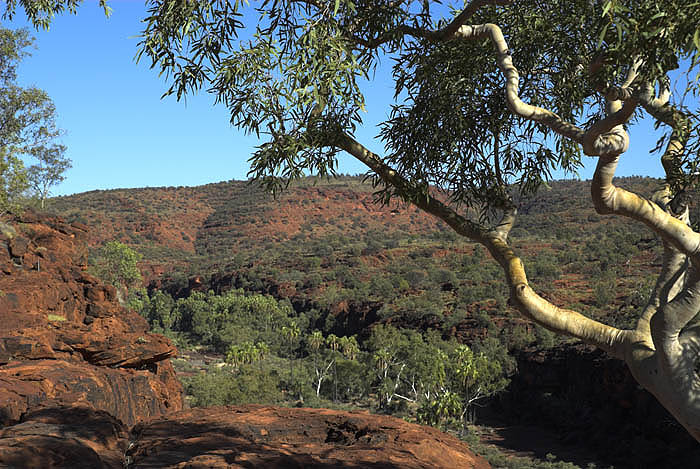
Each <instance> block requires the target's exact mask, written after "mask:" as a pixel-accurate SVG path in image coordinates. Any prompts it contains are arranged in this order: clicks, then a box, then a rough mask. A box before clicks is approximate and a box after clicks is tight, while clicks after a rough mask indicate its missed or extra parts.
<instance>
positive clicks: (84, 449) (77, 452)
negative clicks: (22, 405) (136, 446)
mask: <svg viewBox="0 0 700 469" xmlns="http://www.w3.org/2000/svg"><path fill="white" fill-rule="evenodd" d="M128 438H129V430H128V428H127V427H126V426H125V425H124V424H123V423H121V422H120V421H119V420H117V419H115V418H114V417H112V416H111V415H110V414H109V413H107V412H104V411H100V410H95V409H93V408H91V407H55V408H45V409H39V410H36V411H33V412H29V413H27V414H25V415H24V416H22V421H21V422H20V423H18V424H16V425H13V426H11V427H7V428H4V429H2V430H0V466H2V467H8V466H9V467H17V468H20V467H22V468H37V469H38V468H41V469H50V468H58V467H64V468H71V469H83V468H84V469H100V468H104V469H107V468H115V469H116V468H123V467H124V462H125V458H124V453H125V451H126V450H127V448H128V444H129V439H128Z"/></svg>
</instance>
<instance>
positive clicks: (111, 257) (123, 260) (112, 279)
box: [92, 241, 142, 301]
mask: <svg viewBox="0 0 700 469" xmlns="http://www.w3.org/2000/svg"><path fill="white" fill-rule="evenodd" d="M140 260H141V254H139V253H138V252H136V251H134V250H133V249H131V248H130V247H129V246H127V245H126V244H124V243H120V242H119V241H109V242H107V243H106V244H105V245H104V246H102V248H101V249H100V250H99V251H98V253H97V256H96V258H95V260H94V263H93V265H92V271H93V273H94V274H95V276H97V277H98V278H100V279H102V280H103V281H105V282H107V283H109V284H110V285H113V286H114V287H115V288H117V292H119V293H120V294H122V295H123V294H125V293H127V294H128V292H129V289H130V288H133V287H136V286H138V285H139V284H140V283H141V281H142V277H141V271H140V270H139V268H138V263H139V261H140ZM123 298H124V301H125V299H126V297H125V296H124V297H123Z"/></svg>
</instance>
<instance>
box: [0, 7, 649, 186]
mask: <svg viewBox="0 0 700 469" xmlns="http://www.w3.org/2000/svg"><path fill="white" fill-rule="evenodd" d="M110 5H111V6H112V9H113V13H112V16H111V17H110V18H109V19H106V18H105V16H104V13H103V12H102V10H101V9H100V8H99V6H98V5H97V1H87V2H86V3H85V4H84V5H83V6H82V7H81V8H80V9H79V11H78V14H77V15H75V16H70V15H62V16H59V17H57V18H56V19H55V20H54V22H53V23H52V26H51V29H50V30H49V31H48V32H45V31H34V30H33V29H31V31H32V34H33V35H34V36H35V37H36V46H37V49H36V50H33V51H32V56H31V57H29V58H27V59H25V61H24V62H23V64H22V66H21V67H20V70H19V73H20V83H21V84H22V85H25V86H26V85H34V86H37V87H39V88H41V89H44V90H46V91H47V92H48V94H49V96H51V98H52V99H53V100H54V103H55V104H56V109H57V113H58V125H59V126H60V127H61V128H63V129H65V131H66V136H65V137H64V138H63V143H64V144H65V145H66V146H67V147H68V150H67V156H68V157H69V158H70V159H71V160H72V161H73V168H72V169H70V170H69V171H68V172H67V179H66V181H64V182H63V183H62V184H60V185H59V186H57V187H56V188H54V190H53V194H54V195H66V194H73V193H77V192H84V191H90V190H94V189H112V188H125V187H146V186H150V187H157V186H195V185H200V184H207V183H211V182H219V181H224V180H229V179H245V178H246V174H247V172H248V165H247V159H248V157H249V156H250V154H251V153H252V152H253V151H254V148H255V146H256V145H258V144H259V143H260V142H259V141H257V139H256V138H255V136H249V135H248V136H247V135H245V134H243V132H241V131H239V130H237V129H235V128H233V127H232V126H231V125H230V124H229V115H228V112H227V110H226V109H225V108H224V107H223V106H216V107H215V106H213V99H212V97H211V96H209V95H207V94H206V93H201V94H200V95H199V96H196V97H190V98H188V100H187V104H186V105H185V104H184V103H183V102H179V103H178V102H177V101H176V100H175V99H174V98H165V99H162V100H161V99H160V96H161V95H162V94H163V92H164V91H165V89H166V87H165V81H164V79H163V78H162V77H159V76H158V74H157V73H156V72H155V71H153V70H150V69H149V68H148V64H147V63H146V62H145V61H144V62H142V63H140V64H139V65H136V64H135V62H134V55H135V53H136V44H137V42H138V39H137V38H136V37H135V36H137V35H138V34H139V32H140V31H141V29H142V25H141V23H140V20H141V19H142V18H144V17H145V16H146V15H145V6H144V2H143V1H140V0H113V1H111V2H110ZM22 17H23V13H22V12H18V14H17V19H16V20H15V21H13V22H7V21H3V22H2V25H3V26H4V27H10V28H15V27H21V26H26V23H25V22H24V21H23V18H22ZM390 65H391V64H390V63H389V61H385V63H384V69H383V70H380V71H379V72H378V74H377V77H376V78H375V80H374V81H373V83H372V86H370V87H367V95H366V97H367V111H368V113H367V114H366V119H365V121H366V125H365V127H364V128H363V129H360V130H359V131H358V133H357V136H358V139H359V140H360V141H362V142H363V143H365V144H366V145H367V146H368V147H370V148H371V149H372V150H374V151H376V152H381V150H382V145H381V143H380V142H378V141H377V140H374V136H375V135H376V134H377V132H378V131H377V129H376V127H375V126H376V123H377V122H379V121H381V120H383V119H384V118H385V116H386V115H387V113H388V110H389V104H390V99H391V97H392V96H393V87H392V85H393V84H392V83H391V81H390V80H389V79H388V69H389V67H390ZM657 138H658V133H654V130H653V127H652V126H651V125H650V124H646V125H642V126H637V127H635V128H634V129H633V133H632V146H631V148H630V151H629V152H628V153H627V154H626V155H624V157H623V160H622V162H621V164H620V168H619V171H618V174H619V175H650V176H655V177H659V176H661V175H662V170H661V165H660V164H659V162H658V157H653V156H651V155H649V154H648V150H649V149H651V148H652V147H653V146H654V143H655V142H656V139H657ZM594 164H595V162H594V160H592V159H588V164H587V167H586V169H585V170H583V171H581V172H580V176H581V177H582V178H584V179H587V178H590V176H591V174H592V167H593V165H594ZM340 171H341V172H344V173H352V174H356V173H362V172H364V171H365V168H364V166H363V165H361V164H360V163H358V162H356V161H355V160H354V159H352V158H351V157H349V156H343V157H341V162H340ZM559 177H561V175H559Z"/></svg>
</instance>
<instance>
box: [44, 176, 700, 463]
mask: <svg viewBox="0 0 700 469" xmlns="http://www.w3.org/2000/svg"><path fill="white" fill-rule="evenodd" d="M618 184H619V185H621V186H623V187H626V188H629V189H632V190H635V191H638V192H641V193H643V194H647V195H649V194H651V193H652V191H653V190H654V189H655V188H656V186H657V185H658V181H656V180H653V179H649V178H627V179H622V180H619V181H618ZM589 190H590V185H589V183H588V182H585V181H555V182H553V183H551V185H550V187H548V188H543V190H541V191H540V193H539V194H538V196H537V197H535V198H533V199H532V200H527V201H523V203H522V205H521V208H520V217H519V220H518V223H517V224H516V226H515V228H514V229H513V231H512V234H511V239H512V241H513V244H514V245H515V247H516V248H517V250H518V251H519V253H520V255H521V256H522V257H523V259H524V260H525V262H526V268H527V271H528V275H529V277H530V278H531V280H532V282H533V283H534V284H535V285H536V288H537V290H538V291H540V292H542V293H543V294H544V295H545V296H546V297H548V298H549V299H551V300H552V301H554V302H555V303H557V304H561V305H566V306H569V307H571V308H574V309H577V310H579V311H582V312H583V313H585V314H587V315H590V316H592V317H595V318H600V319H602V320H603V321H605V322H607V323H610V324H613V325H616V326H622V327H626V326H630V325H632V324H633V322H634V321H635V320H636V317H637V314H638V313H637V312H638V309H639V307H640V306H641V305H643V304H644V302H645V301H646V298H647V296H648V294H649V291H650V288H651V286H652V282H653V278H654V276H653V273H654V272H655V271H656V270H658V267H659V255H660V246H659V243H658V241H657V239H656V238H655V237H654V236H653V234H651V233H650V232H648V231H647V230H646V229H645V228H644V227H643V226H641V225H639V224H636V223H632V222H630V221H628V220H623V219H619V218H610V217H602V216H599V215H597V214H596V213H595V212H594V210H593V209H592V207H591V204H590V201H589V197H590V196H589ZM51 202H52V204H51V206H50V209H51V210H52V211H55V212H58V213H60V214H62V215H63V216H65V217H67V218H68V219H69V220H71V221H80V222H82V223H85V224H87V225H89V226H92V227H94V228H93V230H92V232H91V233H90V234H89V244H90V247H91V257H92V258H94V256H95V254H96V252H97V251H96V249H97V248H99V246H101V245H102V244H104V243H105V242H106V241H109V240H112V239H117V240H120V241H122V242H125V243H127V244H129V245H130V246H132V247H133V248H134V249H135V250H137V251H139V252H140V253H142V254H143V255H144V260H143V262H142V265H141V267H142V271H143V272H144V274H145V276H146V279H147V280H146V283H147V284H148V287H149V291H150V292H151V294H153V293H155V292H157V291H158V290H160V291H165V292H167V293H169V294H171V295H172V296H173V297H175V298H181V299H183V300H184V299H185V298H187V297H188V296H190V294H191V293H193V292H197V291H201V292H206V291H208V290H213V291H214V293H217V294H219V293H224V292H227V291H229V290H232V289H238V290H237V291H244V292H246V294H248V293H252V292H259V293H265V294H270V295H272V296H273V297H274V298H275V299H276V300H279V301H280V303H279V308H281V310H280V311H282V310H284V311H286V312H285V313H284V314H283V315H282V316H280V317H281V318H282V319H283V320H284V321H289V320H290V318H292V317H294V318H295V321H296V322H297V323H298V324H299V327H300V329H301V330H302V336H301V337H300V338H298V339H296V345H294V348H289V350H287V349H288V347H287V345H284V343H283V342H281V338H280V337H276V338H274V336H275V334H276V335H277V336H279V331H278V332H274V330H272V332H270V333H268V332H269V331H267V332H265V333H264V334H263V332H260V333H256V334H257V335H254V336H248V338H247V339H246V338H245V337H243V338H241V337H242V336H241V334H242V333H239V332H235V331H236V330H238V329H237V328H239V327H240V325H239V324H238V323H236V324H218V323H216V321H214V320H213V319H212V321H214V322H212V323H211V324H210V325H209V326H207V327H211V328H213V330H215V331H221V332H220V333H219V332H214V336H215V337H219V339H216V340H212V339H211V337H210V338H209V339H206V340H207V342H206V343H205V342H202V340H203V336H202V335H201V334H200V333H197V334H192V332H191V324H189V323H188V322H187V321H189V320H186V321H184V322H183V321H180V325H179V326H176V327H174V328H173V329H172V330H169V331H168V333H170V334H172V335H171V337H173V338H175V339H176V342H177V343H178V344H181V345H182V346H183V347H184V349H183V350H186V354H185V355H186V357H185V358H186V359H185V360H183V361H178V362H177V363H176V369H177V370H178V373H179V375H180V377H181V378H182V379H183V380H184V383H185V388H186V390H191V391H192V392H193V393H194V394H196V395H190V396H189V397H188V398H189V399H194V401H195V402H196V401H198V402H208V401H207V399H209V398H210V396H209V395H207V394H206V393H205V394H201V392H203V391H202V390H203V389H223V387H225V386H228V384H224V383H223V382H219V381H217V380H219V379H221V378H217V376H220V375H218V374H217V372H216V370H217V366H219V365H223V363H222V360H223V358H224V357H225V353H226V350H227V347H229V344H230V343H233V344H243V343H244V342H241V341H243V340H251V341H252V340H253V339H251V338H250V337H258V338H262V337H263V336H264V337H267V338H266V339H264V341H265V342H266V343H268V344H272V345H271V346H272V348H273V350H275V352H274V353H272V354H271V356H272V358H270V359H269V361H268V362H267V363H266V365H265V366H266V367H269V368H266V370H267V371H266V373H267V372H269V373H270V374H269V375H265V376H271V377H274V379H273V380H275V381H276V382H277V385H276V386H277V388H275V387H274V386H273V388H275V389H287V391H285V393H286V394H284V393H283V394H284V395H283V396H281V397H280V395H279V394H277V397H274V396H273V397H269V398H270V399H282V400H283V401H285V402H286V405H295V402H294V399H295V397H294V396H291V395H290V394H289V391H288V390H289V389H290V388H289V386H290V384H289V383H290V382H291V381H289V380H292V379H293V375H294V373H295V372H294V371H293V370H295V369H297V368H295V367H297V366H299V367H304V366H307V367H309V366H312V365H313V364H312V363H311V361H310V360H311V358H312V357H311V356H309V355H307V354H308V353H310V352H308V350H307V351H305V350H306V349H304V345H303V344H304V340H303V339H302V338H303V337H307V334H310V333H311V332H312V331H314V330H320V331H322V333H323V334H324V335H325V336H326V337H329V336H330V335H333V334H335V335H337V336H340V337H343V336H350V335H357V337H358V340H359V341H360V348H361V355H362V354H364V355H362V356H364V360H365V361H364V362H363V363H364V364H363V365H362V366H365V367H366V366H369V365H370V361H371V360H370V359H369V355H368V353H369V352H368V351H367V343H368V342H367V340H368V339H371V338H370V337H369V336H370V332H369V331H370V329H371V328H370V326H371V325H374V324H377V323H380V322H382V323H388V324H391V325H394V326H399V327H409V328H411V329H415V330H419V331H431V330H434V331H437V335H438V336H439V337H442V338H443V339H450V338H457V339H458V340H459V341H460V342H462V343H467V344H469V345H472V346H474V347H476V349H477V350H490V352H489V353H495V354H496V355H493V356H497V355H498V353H500V352H499V350H503V351H507V352H509V354H510V355H511V356H514V357H515V358H516V359H517V365H507V363H508V359H505V358H504V359H503V360H504V361H503V364H504V366H511V367H512V368H511V372H514V371H516V370H517V373H515V374H513V375H512V376H510V385H509V387H508V390H507V392H506V393H505V394H504V395H502V396H501V397H499V398H498V399H496V400H495V401H493V402H492V405H491V409H490V412H491V413H493V415H496V416H497V419H496V421H494V422H493V425H500V423H499V422H498V420H500V419H507V420H508V422H510V423H509V425H512V424H514V423H517V422H520V421H524V422H528V424H530V425H532V424H540V425H543V426H544V427H546V428H548V429H556V431H557V433H558V435H560V436H561V438H562V440H566V441H565V443H568V444H573V445H575V446H577V447H579V448H580V449H583V448H586V450H585V451H584V452H586V453H588V454H589V456H590V457H595V458H596V459H595V460H596V461H597V462H600V463H601V464H606V466H605V467H607V466H608V465H610V464H614V466H615V467H618V468H625V467H642V466H638V465H637V466H635V465H634V464H637V462H639V461H646V462H649V461H655V462H653V463H652V464H658V463H659V461H665V460H666V459H665V458H668V455H669V454H671V453H669V451H671V450H670V449H669V448H672V447H673V448H675V449H674V450H673V451H678V450H679V448H680V450H683V448H685V449H686V450H687V448H690V447H692V442H690V441H689V439H688V437H687V435H685V433H684V432H683V430H682V429H681V428H680V427H678V426H677V425H675V424H672V423H671V424H670V426H669V423H668V422H670V420H669V417H668V416H667V414H666V413H665V411H664V410H663V409H662V408H661V407H660V406H659V405H658V403H656V401H655V400H653V399H652V398H650V396H649V395H648V394H647V393H646V392H645V391H642V390H640V389H639V387H638V386H637V384H636V382H635V381H634V380H633V379H632V377H631V375H630V374H629V372H628V371H627V369H626V368H625V367H624V366H623V365H622V364H621V363H620V362H618V361H615V360H611V359H609V358H606V357H605V356H604V355H603V354H601V353H599V352H592V351H591V350H590V349H589V348H586V347H585V346H582V345H581V344H577V343H576V341H573V340H570V339H567V338H563V337H556V336H554V335H553V334H551V333H549V332H548V331H546V330H544V329H542V328H540V327H536V326H534V325H532V324H531V323H529V322H527V321H525V320H523V319H522V318H521V317H520V316H519V315H518V314H517V313H515V312H514V311H512V310H511V308H510V307H509V306H508V305H507V291H506V288H505V285H504V284H503V281H502V273H501V272H500V270H499V267H498V266H497V265H495V263H494V262H493V261H491V260H490V258H489V257H488V255H487V254H486V252H485V250H484V249H482V248H481V247H479V246H477V245H475V244H474V243H470V242H468V241H467V240H463V239H461V238H459V237H457V236H455V235H454V234H453V233H452V232H451V231H449V230H447V229H445V227H444V226H442V225H440V224H439V223H437V222H436V221H435V220H434V219H432V218H431V217H429V216H426V215H424V214H423V213H422V212H420V211H418V210H416V209H415V208H413V207H406V206H404V205H400V204H395V205H390V206H381V205H378V204H375V203H374V198H373V189H372V187H371V186H369V185H367V184H364V183H362V181H361V180H360V179H359V178H355V177H343V178H340V179H337V180H331V181H320V180H315V179H307V180H304V181H301V182H300V183H298V184H297V185H295V186H294V187H291V188H290V189H289V190H288V191H287V192H285V193H283V194H282V195H281V196H280V197H279V198H278V199H277V200H275V199H273V198H272V197H271V196H270V195H269V194H267V193H265V192H264V191H262V190H261V189H260V188H258V187H256V186H254V185H250V184H248V183H245V182H236V181H231V182H224V183H218V184H209V185H206V186H201V187H190V188H184V187H180V188H147V189H130V190H112V191H93V192H89V193H84V194H76V195H74V196H70V197H60V198H56V199H53V200H52V201H51ZM694 210H696V208H694ZM650 274H651V275H650ZM613 285H614V287H613ZM233 296H234V297H235V296H236V293H234V295H233ZM207 298H208V297H207ZM169 301H171V302H172V300H169ZM206 301H208V300H205V298H204V297H203V296H202V297H198V298H197V299H196V300H194V302H193V303H191V304H192V305H194V304H195V303H196V304H197V305H198V306H197V307H198V308H206V305H205V303H206ZM211 301H212V302H213V301H214V299H213V298H212V300H211ZM170 304H171V305H172V303H170ZM212 304H213V303H212ZM285 305H289V308H288V309H286V308H287V307H286V306H285ZM173 311H174V310H173ZM217 314H218V313H217ZM287 314H289V316H286V315H287ZM149 321H151V323H152V325H154V324H155V325H156V326H158V320H156V321H155V322H153V318H152V317H150V316H149ZM169 321H170V320H169ZM164 324H165V323H163V322H161V323H160V326H162V327H164V328H165V329H168V328H169V327H170V326H167V327H166V326H164ZM183 324H184V325H183ZM214 324H216V325H214ZM283 324H286V322H283V323H280V324H278V328H279V327H282V325H283ZM246 327H247V326H246ZM263 328H264V329H267V326H263ZM159 330H160V329H159ZM255 330H257V329H255ZM237 334H238V335H237ZM425 334H426V335H424V337H426V340H428V339H427V338H428V336H429V333H428V332H426V333H425ZM217 340H218V341H219V342H217ZM221 340H223V341H221ZM255 340H258V339H255ZM261 340H262V339H261ZM431 340H432V339H431ZM231 341H233V342H231ZM237 341H238V342H237ZM217 344H218V345H217ZM251 344H252V342H251ZM289 347H291V345H290V346H289ZM181 348H182V347H181ZM202 350H204V351H205V353H204V354H202V353H201V351H202ZM207 354H209V356H207ZM187 357H190V358H187ZM511 360H512V359H511ZM304 363H305V364H304ZM250 366H251V367H252V368H251V369H255V366H254V365H250ZM290 370H291V371H290ZM201 371H207V373H206V374H201V373H200V372H201ZM311 372H313V369H312V370H311ZM362 372H363V373H364V371H362ZM198 376H199V377H201V376H207V377H210V378H211V382H210V381H207V380H203V379H199V378H197V377H198ZM285 376H286V378H285ZM363 379H365V380H366V378H363ZM330 382H331V381H328V383H330ZM319 386H320V385H319ZM358 389H359V388H358ZM188 392H189V391H188ZM198 392H200V394H197V393H198ZM222 392H223V391H222ZM236 392H238V391H236ZM308 392H309V391H308V390H307V391H306V397H307V399H308V398H309V395H308ZM336 392H337V391H333V389H332V387H329V386H325V387H324V391H323V392H322V393H321V398H322V399H323V398H324V397H323V396H324V395H325V399H326V400H321V401H318V402H316V401H314V402H316V404H314V405H322V406H329V405H334V404H335V403H336V402H337V401H336V397H335V396H336V394H335V393H336ZM353 392H354V391H353ZM370 394H371V393H370ZM311 395H312V397H313V392H312V393H311ZM355 395H356V396H361V399H364V400H365V402H364V403H363V406H364V407H365V408H368V407H371V408H374V406H376V402H374V401H373V399H374V398H373V397H372V396H371V395H368V394H363V392H359V393H356V394H355ZM203 396H204V397H203ZM318 396H319V395H318V393H317V397H318ZM259 398H260V399H262V400H263V401H264V400H265V399H267V397H260V396H259ZM217 399H218V398H217ZM354 399H355V398H354V397H353V398H349V399H348V400H347V401H348V402H347V404H348V405H350V404H351V402H350V401H353V402H355V401H354ZM234 402H235V400H234ZM252 402H258V401H252ZM343 402H344V401H343ZM523 402H528V405H527V406H525V407H523V405H522V403H523ZM223 403H227V401H226V400H225V399H224V401H223ZM572 403H576V404H575V405H573V404H572ZM353 405H356V402H355V403H354V404H353ZM385 410H386V409H384V410H382V411H385ZM414 410H415V409H414ZM400 412H409V414H410V413H411V412H412V411H411V410H410V409H408V410H406V409H404V410H401V409H399V414H397V415H404V416H406V415H408V414H401V413H400ZM411 415H412V414H411ZM485 415H486V417H488V413H486V414H485ZM487 420H488V418H487ZM620 422H625V425H626V426H625V427H624V430H621V429H620V427H619V424H620ZM631 422H633V423H631ZM630 423H631V424H630ZM660 429H663V430H660ZM594 430H595V431H594ZM489 431H490V430H489ZM525 433H526V434H533V430H532V428H531V427H529V428H528V430H527V431H526V432H525ZM535 433H536V432H535ZM612 434H615V435H616V438H614V439H611V438H609V436H610V435H612ZM606 435H607V436H606ZM638 435H644V436H643V437H639V436H638ZM488 438H489V437H487V440H488ZM601 438H602V439H603V440H601ZM621 442H624V445H623V446H624V450H621V449H620V448H621V444H622V443H621ZM672 442H673V443H672ZM551 444H552V443H549V444H545V446H544V447H548V445H551ZM550 447H551V446H550ZM633 455H639V457H637V456H633ZM536 456H538V457H539V458H540V459H542V460H544V459H545V454H544V453H543V454H536ZM633 460H634V461H636V462H634V463H632V462H631V461H633ZM589 461H590V459H588V460H587V461H586V460H582V461H580V464H581V465H582V466H585V465H586V464H587V463H588V462H589ZM630 464H632V465H630ZM645 467H646V466H645ZM649 467H662V466H658V465H657V466H649Z"/></svg>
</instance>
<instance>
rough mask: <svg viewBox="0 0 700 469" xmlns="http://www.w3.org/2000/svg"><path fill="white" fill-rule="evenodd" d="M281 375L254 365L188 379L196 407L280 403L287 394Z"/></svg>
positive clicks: (188, 388) (193, 403)
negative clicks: (283, 388)
mask: <svg viewBox="0 0 700 469" xmlns="http://www.w3.org/2000/svg"><path fill="white" fill-rule="evenodd" d="M279 384H280V382H279V377H278V376H277V375H276V374H275V373H274V372H273V371H271V370H269V369H265V368H260V367H257V366H254V365H246V366H241V367H239V368H238V369H236V371H235V372H232V371H231V370H227V369H222V370H209V371H207V372H206V373H200V374H198V375H196V376H194V377H192V378H188V379H187V380H186V381H185V390H186V392H187V394H189V395H190V396H192V402H191V405H192V406H194V407H209V406H215V405H232V404H250V403H256V404H277V403H279V402H281V401H282V399H283V396H282V393H281V392H280V390H279Z"/></svg>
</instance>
